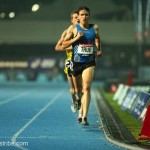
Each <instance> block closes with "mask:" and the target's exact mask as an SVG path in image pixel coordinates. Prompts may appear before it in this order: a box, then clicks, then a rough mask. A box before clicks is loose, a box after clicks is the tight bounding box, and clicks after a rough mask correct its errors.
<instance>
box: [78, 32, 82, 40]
mask: <svg viewBox="0 0 150 150" xmlns="http://www.w3.org/2000/svg"><path fill="white" fill-rule="evenodd" d="M82 36H83V32H82V31H79V32H78V34H77V39H80V38H81V37H82Z"/></svg>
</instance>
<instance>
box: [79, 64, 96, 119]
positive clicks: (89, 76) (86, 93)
mask: <svg viewBox="0 0 150 150" xmlns="http://www.w3.org/2000/svg"><path fill="white" fill-rule="evenodd" d="M94 68H95V66H91V67H88V68H86V69H85V70H84V71H83V73H82V85H83V96H82V103H83V105H82V106H83V116H82V118H87V115H88V110H89V105H90V99H91V95H90V88H91V83H92V80H93V75H94Z"/></svg>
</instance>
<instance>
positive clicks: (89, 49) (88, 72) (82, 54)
mask: <svg viewBox="0 0 150 150" xmlns="http://www.w3.org/2000/svg"><path fill="white" fill-rule="evenodd" d="M78 13H79V15H78V18H79V22H80V23H79V24H77V25H71V26H70V27H69V28H68V30H67V35H66V36H65V39H64V42H63V47H64V48H67V47H69V46H70V45H72V46H73V59H72V60H73V71H72V74H73V76H74V77H76V78H78V79H80V81H79V82H82V92H83V95H82V99H81V101H82V107H83V111H82V114H80V117H79V118H78V122H79V120H80V121H81V123H82V125H86V126H88V125H89V123H88V120H87V116H88V110H89V105H90V99H91V95H90V90H91V84H92V80H93V75H94V69H95V65H96V63H95V55H96V56H98V57H101V56H102V49H101V42H100V36H99V26H98V25H97V24H89V18H90V9H89V8H87V7H85V6H83V7H79V9H78ZM81 115H82V120H81Z"/></svg>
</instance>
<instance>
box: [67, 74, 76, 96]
mask: <svg viewBox="0 0 150 150" xmlns="http://www.w3.org/2000/svg"><path fill="white" fill-rule="evenodd" d="M67 79H68V83H69V85H70V94H71V95H73V94H74V93H75V89H74V85H73V80H72V77H70V76H68V75H67Z"/></svg>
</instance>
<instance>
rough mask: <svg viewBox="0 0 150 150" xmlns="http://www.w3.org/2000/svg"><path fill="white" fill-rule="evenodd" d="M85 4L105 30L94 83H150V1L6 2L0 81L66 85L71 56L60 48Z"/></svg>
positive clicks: (1, 3)
mask: <svg viewBox="0 0 150 150" xmlns="http://www.w3.org/2000/svg"><path fill="white" fill-rule="evenodd" d="M81 5H85V6H87V7H89V8H90V10H91V20H90V21H91V23H96V24H98V25H99V26H100V37H101V42H102V49H103V53H104V56H103V57H102V58H100V59H97V60H96V61H97V66H96V71H95V76H94V80H95V81H101V82H105V83H108V84H109V83H112V82H114V83H118V82H119V83H120V82H122V83H127V82H130V81H131V80H132V82H134V83H139V82H140V83H148V84H149V83H150V35H149V17H150V0H125V1H122V0H105V1H102V0H97V1H93V0H0V82H9V81H18V82H27V81H34V82H44V81H45V82H57V83H58V81H59V82H65V81H66V76H65V74H64V73H63V69H64V60H65V58H66V56H65V52H56V51H55V49H54V47H55V44H56V42H57V40H58V39H59V38H60V35H61V33H62V32H63V30H64V29H66V28H67V27H68V26H69V25H70V13H71V12H72V11H73V10H75V9H77V8H78V7H79V6H81ZM129 80H130V81H129Z"/></svg>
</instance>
